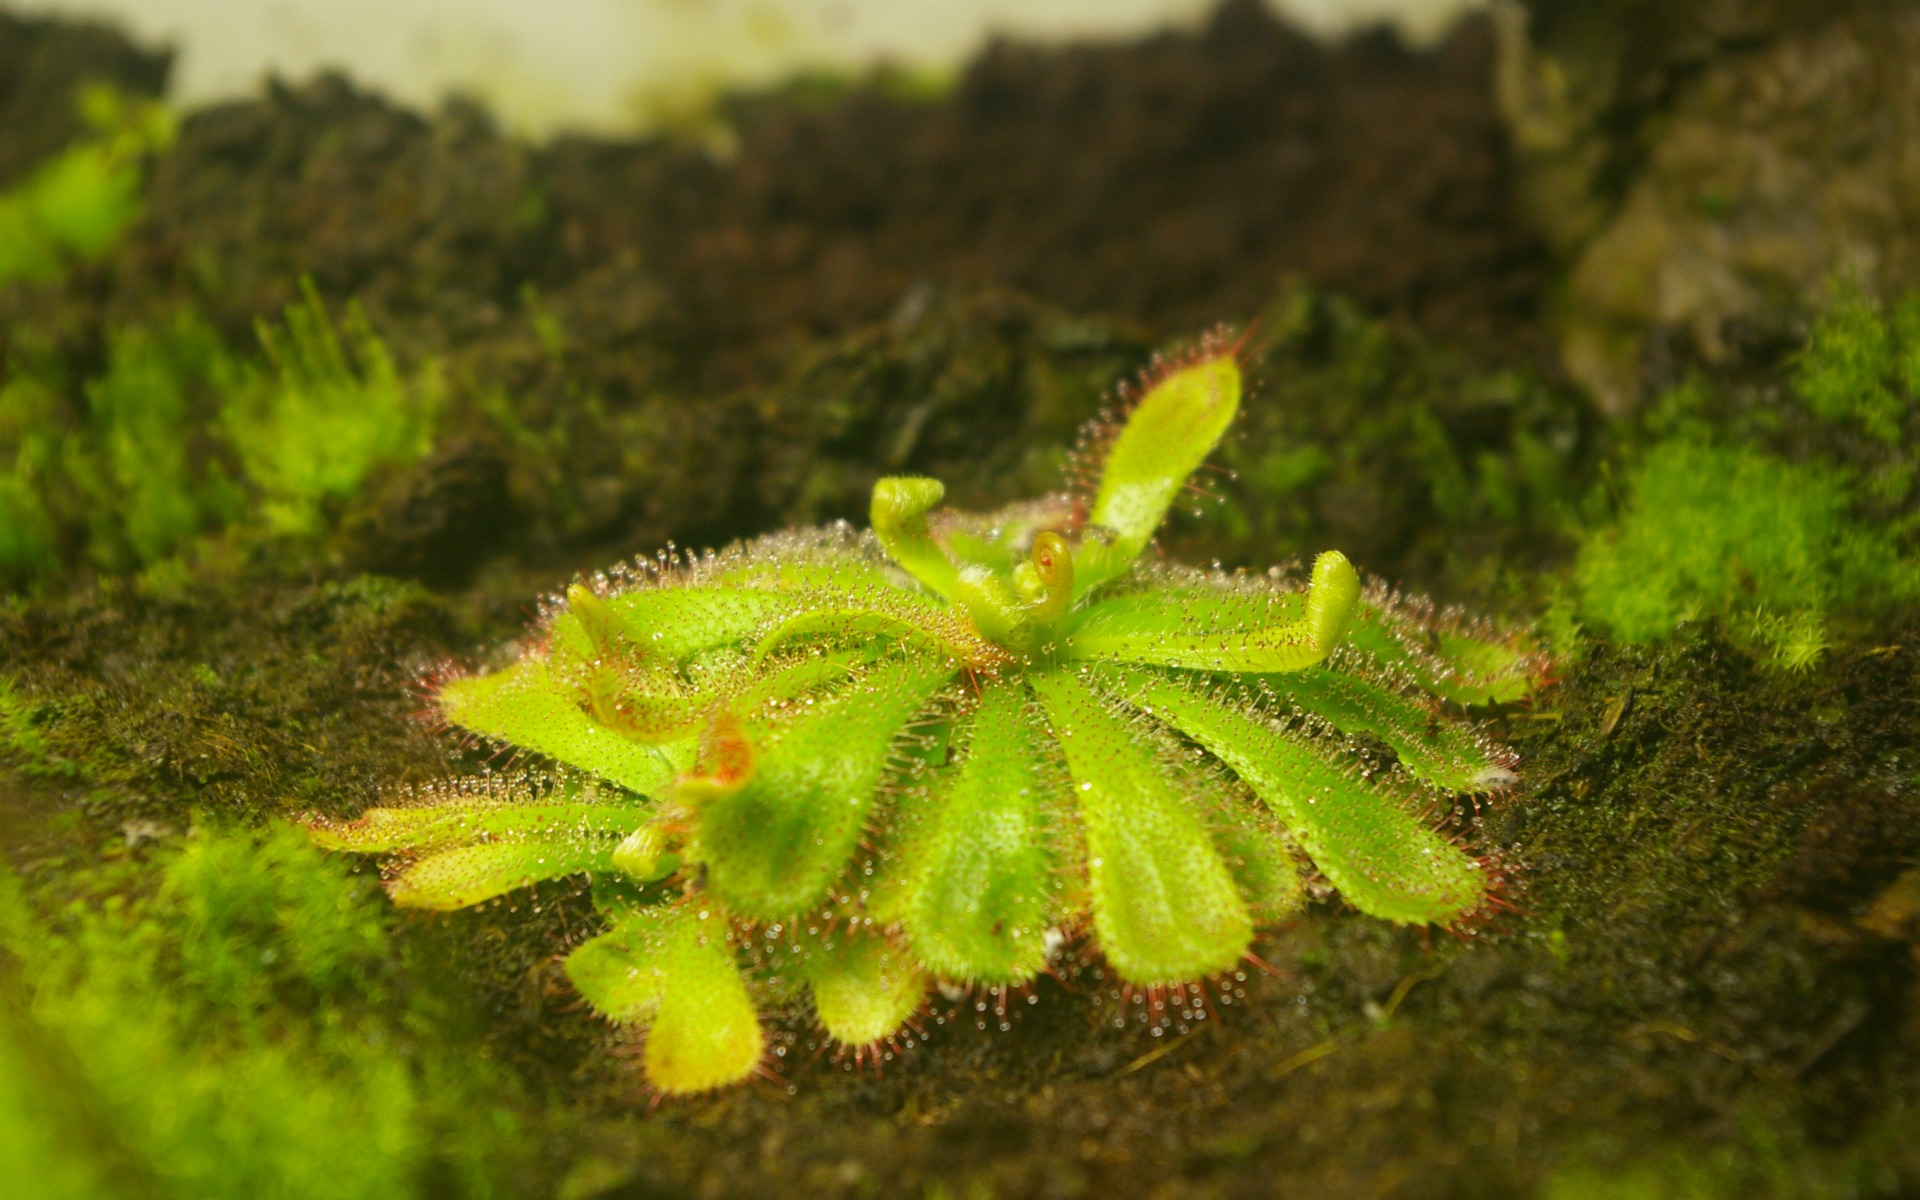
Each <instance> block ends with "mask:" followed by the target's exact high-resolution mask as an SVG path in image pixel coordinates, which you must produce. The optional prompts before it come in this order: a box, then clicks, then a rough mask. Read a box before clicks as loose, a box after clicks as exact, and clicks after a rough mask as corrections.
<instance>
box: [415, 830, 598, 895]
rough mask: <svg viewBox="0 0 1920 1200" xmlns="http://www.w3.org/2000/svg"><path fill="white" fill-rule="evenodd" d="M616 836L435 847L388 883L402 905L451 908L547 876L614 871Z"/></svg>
mask: <svg viewBox="0 0 1920 1200" xmlns="http://www.w3.org/2000/svg"><path fill="white" fill-rule="evenodd" d="M613 847H614V839H611V838H605V837H595V836H592V835H590V834H581V835H578V836H575V837H570V838H567V839H565V840H561V841H552V842H487V843H482V844H480V845H475V846H459V847H455V848H454V849H451V850H437V851H434V852H433V853H430V854H428V855H427V856H426V857H424V858H420V859H417V860H415V861H414V862H412V863H410V864H408V865H407V867H406V868H405V869H404V870H402V871H401V872H400V873H399V874H397V875H395V876H394V877H393V878H392V879H389V880H388V881H387V894H388V895H390V896H392V897H393V902H394V903H395V904H398V905H400V906H401V907H402V908H431V909H438V910H440V911H443V912H444V911H449V910H452V909H456V908H467V907H469V906H470V905H474V904H478V903H480V902H481V901H482V900H491V899H493V898H494V897H495V896H503V895H505V894H506V893H508V892H511V891H514V890H515V889H517V888H523V887H526V886H528V885H529V884H534V883H539V882H540V881H541V880H543V879H560V878H563V877H564V876H567V875H578V874H580V873H582V872H587V871H611V870H613V857H612V856H613Z"/></svg>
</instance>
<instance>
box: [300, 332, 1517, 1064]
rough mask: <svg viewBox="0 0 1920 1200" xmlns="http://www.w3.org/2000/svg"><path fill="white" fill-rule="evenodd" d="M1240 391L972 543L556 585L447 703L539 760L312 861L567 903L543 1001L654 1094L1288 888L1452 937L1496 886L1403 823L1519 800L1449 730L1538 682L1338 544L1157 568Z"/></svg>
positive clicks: (1492, 765) (1187, 947)
mask: <svg viewBox="0 0 1920 1200" xmlns="http://www.w3.org/2000/svg"><path fill="white" fill-rule="evenodd" d="M1240 397H1241V374H1240V368H1239V364H1238V362H1237V360H1236V357H1235V351H1234V349H1233V348H1232V347H1230V346H1228V345H1227V344H1225V343H1224V342H1223V341H1221V340H1220V339H1217V338H1216V339H1213V340H1210V341H1208V342H1205V343H1203V344H1202V345H1201V346H1200V347H1199V348H1198V349H1196V350H1195V351H1193V352H1192V353H1190V354H1188V355H1185V356H1183V357H1181V358H1178V359H1175V360H1168V361H1163V362H1161V363H1158V364H1156V366H1155V367H1154V368H1153V369H1152V370H1151V371H1150V373H1149V374H1148V376H1147V378H1146V379H1145V380H1144V381H1143V382H1142V384H1141V385H1140V386H1139V387H1137V388H1136V389H1134V390H1133V391H1132V392H1131V393H1130V394H1129V397H1128V398H1127V400H1128V402H1127V403H1126V404H1124V405H1123V406H1122V408H1123V411H1122V412H1121V413H1120V414H1119V415H1116V416H1114V417H1111V418H1108V419H1106V420H1103V421H1101V422H1099V423H1097V424H1096V425H1095V426H1094V427H1093V429H1092V430H1091V431H1090V433H1089V435H1088V436H1087V437H1086V439H1085V440H1084V444H1083V447H1082V452H1081V454H1080V457H1079V463H1078V469H1077V471H1076V474H1077V476H1078V477H1079V480H1080V484H1079V486H1078V487H1076V488H1075V489H1074V490H1073V491H1071V492H1069V493H1067V494H1063V495H1060V496H1057V497H1053V498H1050V499H1046V500H1041V501H1038V502H1033V503H1028V504H1022V505H1016V506H1014V507H1012V508H1009V509H1006V510H1003V511H1001V512H997V513H993V514H989V515H985V516H970V515H962V514H956V513H947V512H943V511H940V510H939V505H940V502H941V498H942V494H943V489H942V486H941V485H940V483H939V482H938V481H936V480H933V479H926V478H912V477H907V478H888V479H882V480H881V481H880V482H879V483H877V484H876V485H875V487H874V490H873V499H872V509H871V516H872V521H871V524H872V528H871V530H870V531H867V532H855V531H854V530H852V529H850V528H848V527H846V526H844V525H840V526H830V527H827V528H825V529H815V530H802V531H790V532H786V533H780V534H775V535H773V536H770V537H766V538H762V539H759V540H756V541H752V542H748V543H745V544H742V545H738V546H735V547H732V548H730V549H728V550H725V551H722V552H719V553H713V554H706V555H698V556H692V557H682V556H676V555H668V556H663V557H662V558H660V559H657V560H654V561H650V562H642V563H641V564H640V565H638V566H636V567H629V568H622V569H618V570H614V571H610V572H608V573H606V574H604V575H600V576H596V577H594V578H593V579H590V580H583V581H580V582H576V583H575V584H574V585H573V586H572V587H570V588H568V589H567V591H566V593H565V595H564V596H559V597H555V598H554V599H553V600H552V601H550V602H549V604H548V605H547V608H546V611H545V613H544V618H543V623H542V636H541V637H540V638H539V640H538V643H537V644H536V645H534V647H533V648H531V649H528V650H525V651H524V652H523V653H522V654H521V655H520V657H519V658H518V660H517V661H515V662H513V663H512V664H511V665H509V666H506V667H505V668H504V669H501V670H497V671H493V672H490V673H487V674H481V675H472V676H466V677H457V678H453V679H451V680H449V681H448V682H446V683H445V684H444V685H443V686H442V687H441V688H440V690H439V692H438V696H437V704H438V707H439V710H440V712H441V713H442V714H443V715H444V717H445V718H446V720H447V721H448V722H450V723H451V724H452V725H454V726H457V727H459V728H461V729H463V730H466V731H469V732H470V733H472V734H476V735H479V736H480V737H481V738H484V739H487V740H489V741H491V742H495V743H498V744H499V745H500V746H502V747H510V748H512V749H513V750H515V751H518V752H521V753H519V754H516V755H515V758H516V761H518V762H520V763H521V764H522V765H523V766H524V764H525V763H526V762H527V761H534V762H538V763H540V764H541V765H540V766H539V767H538V768H537V769H532V770H526V769H515V770H513V771H510V772H504V773H498V774H493V775H489V776H483V777H479V778H465V779H460V780H456V781H453V782H449V783H446V784H443V785H440V786H437V787H433V788H428V789H424V790H421V791H419V792H417V793H416V794H414V795H411V796H410V797H408V798H407V800H406V801H405V802H404V803H398V804H393V805H390V806H386V807H379V808H374V809H371V810H369V811H367V812H366V813H364V814H363V815H362V816H361V817H360V818H359V819H358V820H355V821H352V822H349V823H335V822H316V823H315V824H314V826H313V832H314V836H315V838H316V839H318V840H319V841H320V842H322V843H323V844H325V845H328V846H332V847H336V848H340V849H346V850H353V851H359V852H364V853H379V854H386V855H391V856H393V857H392V860H391V868H390V871H389V873H388V877H387V886H388V890H389V892H390V893H391V895H392V896H393V898H394V900H395V902H396V903H399V904H401V905H406V906H412V907H419V908H427V909H455V908H461V907H465V906H468V905H472V904H478V903H481V902H482V901H485V900H488V899H490V898H492V897H496V896H500V895H502V894H504V893H506V892H509V891H512V890H514V889H516V888H521V887H525V886H527V885H529V884H532V883H534V882H536V881H539V880H543V879H553V878H558V877H562V876H573V875H580V874H584V875H586V876H588V877H589V878H590V879H591V881H592V886H593V894H594V897H595V901H596V904H597V906H598V907H599V909H600V911H601V913H602V914H603V916H604V918H605V921H606V929H605V932H603V933H601V934H600V935H599V936H597V937H595V938H593V939H592V940H590V941H587V942H585V943H583V944H581V945H580V946H579V947H577V948H576V949H574V950H573V951H572V953H571V954H570V955H569V956H568V957H567V959H566V972H567V975H568V976H569V978H570V979H571V980H572V982H573V985H574V986H575V987H576V988H577V989H578V990H579V992H580V993H581V995H583V996H584V997H585V998H586V999H587V1000H588V1002H590V1003H591V1004H592V1006H593V1007H594V1008H595V1009H596V1010H598V1011H599V1012H601V1013H603V1014H605V1015H606V1016H607V1017H608V1018H610V1019H612V1020H614V1021H616V1022H623V1023H632V1024H635V1025H638V1026H644V1027H645V1028H646V1030H647V1036H646V1045H645V1049H644V1054H643V1059H644V1064H645V1069H646V1073H647V1077H648V1079H649V1081H650V1082H651V1084H652V1086H653V1087H654V1088H656V1089H657V1090H658V1091H660V1092H662V1093H667V1094H678V1093H693V1092H701V1091H705V1090H708V1089H712V1088H716V1087H721V1086H725V1085H728V1084H731V1083H734V1082H736V1081H739V1080H741V1079H744V1078H746V1077H747V1076H748V1075H749V1074H751V1073H753V1072H754V1071H755V1070H756V1069H757V1068H759V1067H760V1065H761V1063H762V1060H763V1058H764V1056H765V1054H766V1038H765V1034H764V1032H763V1029H762V1025H761V1018H760V1012H761V1010H762V1009H763V1008H765V1007H768V1006H772V1005H787V1004H790V1003H791V1002H792V1001H793V1000H794V999H795V998H796V997H798V996H799V995H800V994H802V993H803V992H804V993H805V994H806V995H808V996H809V997H810V999H811V1007H812V1010H813V1012H814V1014H815V1015H816V1016H817V1018H818V1020H819V1022H820V1025H821V1026H822V1027H823V1028H824V1029H825V1031H826V1033H827V1034H829V1035H830V1036H831V1037H832V1038H834V1039H836V1040H838V1041H839V1042H840V1043H843V1044H845V1045H847V1046H851V1047H854V1048H856V1050H857V1051H863V1050H865V1049H867V1048H870V1047H874V1046H876V1045H877V1044H880V1043H884V1042H886V1041H887V1040H889V1039H891V1038H893V1037H894V1036H895V1035H896V1034H897V1033H898V1032H899V1031H900V1030H901V1029H902V1027H903V1026H904V1025H905V1024H906V1023H907V1022H908V1021H909V1020H910V1019H912V1018H913V1017H914V1015H915V1013H916V1012H917V1011H918V1010H919V1009H920V1008H921V1006H922V1005H923V1004H924V1003H925V1002H926V998H927V996H928V995H929V993H930V991H931V990H932V989H933V988H934V987H935V986H936V985H941V986H944V987H946V988H947V989H948V990H949V991H950V990H951V989H952V988H955V987H960V988H971V989H977V990H979V991H985V992H990V993H995V994H997V995H999V996H1000V997H1002V998H1003V999H1004V997H1005V995H1006V994H1007V992H1008V990H1009V989H1017V988H1021V987H1023V986H1024V985H1026V984H1028V983H1029V982H1030V981H1032V980H1033V979H1034V978H1035V976H1036V975H1038V974H1039V973H1040V972H1042V971H1044V970H1047V969H1049V966H1050V963H1051V962H1053V961H1055V960H1056V959H1057V958H1058V956H1059V955H1060V954H1061V953H1062V948H1063V947H1066V946H1069V945H1075V944H1078V945H1080V946H1083V947H1084V948H1085V949H1084V950H1081V951H1077V952H1076V953H1081V954H1085V953H1088V952H1093V953H1097V954H1098V955H1099V956H1101V957H1103V958H1104V960H1105V962H1106V964H1107V968H1108V970H1109V972H1110V974H1111V975H1112V976H1113V977H1115V978H1117V979H1118V980H1119V981H1121V982H1123V983H1124V984H1126V985H1128V986H1130V987H1132V988H1134V989H1137V990H1143V991H1145V992H1146V993H1147V994H1149V995H1151V996H1153V997H1155V998H1156V1000H1158V999H1159V998H1162V997H1165V996H1166V995H1168V994H1169V993H1170V992H1171V993H1178V992H1180V991H1181V990H1183V989H1185V988H1186V986H1187V985H1189V984H1195V985H1197V984H1201V983H1203V982H1204V981H1206V980H1207V979H1209V978H1211V977H1215V976H1218V975H1220V974H1221V973H1223V972H1226V971H1229V970H1230V969H1232V968H1234V967H1235V966H1236V964H1237V963H1239V962H1240V960H1241V959H1242V958H1243V956H1245V955H1247V954H1248V952H1249V947H1250V945H1251V944H1252V941H1253V938H1254V936H1255V934H1256V932H1257V931H1258V930H1259V929H1261V928H1262V927H1264V926H1271V925H1273V924H1274V923H1275V922H1277V921H1279V920H1281V919H1283V918H1285V917H1286V916H1287V915H1288V914H1290V913H1292V912H1294V911H1296V910H1297V909H1298V908H1299V907H1300V905H1301V904H1302V902H1303V898H1304V894H1305V885H1304V882H1303V870H1305V869H1306V868H1307V867H1308V865H1309V864H1310V866H1311V869H1312V870H1314V871H1317V872H1318V873H1319V875H1320V876H1321V877H1323V878H1324V880H1325V881H1326V882H1327V883H1329V884H1330V885H1331V886H1332V887H1333V888H1335V889H1337V890H1338V892H1339V894H1340V895H1341V896H1342V897H1343V898H1344V899H1345V900H1346V902H1347V903H1349V904H1351V905H1352V906H1353V907H1354V908H1356V909H1359V910H1360V911H1361V912H1363V913H1367V914H1370V915H1372V916H1375V917H1379V918H1383V919H1385V920H1389V921H1395V922H1401V923H1406V924H1422V925H1424V924H1438V925H1455V924H1458V923H1459V922H1461V921H1463V920H1464V919H1465V918H1468V917H1469V916H1470V915H1472V914H1474V913H1475V912H1476V911H1478V910H1480V909H1481V908H1482V907H1483V906H1484V905H1486V904H1487V903H1488V902H1489V898H1490V894H1491V893H1490V889H1491V887H1492V885H1493V880H1492V879H1491V878H1490V870H1489V867H1488V866H1487V864H1486V863H1485V862H1483V861H1482V860H1479V859H1476V858H1475V857H1474V856H1473V855H1472V854H1471V853H1469V852H1468V851H1467V850H1466V849H1464V848H1463V847H1462V846H1461V845H1459V844H1457V843H1456V841H1455V840H1454V839H1453V838H1452V837H1450V836H1449V835H1448V834H1447V833H1445V832H1443V831H1442V830H1441V829H1439V828H1437V827H1436V826H1435V825H1434V824H1432V823H1430V821H1429V820H1428V819H1427V818H1426V817H1424V816H1423V815H1421V814H1422V813H1424V812H1426V811H1430V810H1441V811H1446V810H1450V809H1451V807H1452V802H1453V799H1454V797H1455V796H1458V795H1462V794H1481V793H1486V792H1490V791H1493V790H1496V789H1498V788H1500V787H1502V786H1503V785H1505V784H1507V783H1508V782H1510V781H1511V780H1512V778H1513V776H1512V770H1511V769H1512V765H1513V764H1512V759H1511V756H1510V755H1509V753H1508V752H1507V751H1506V750H1504V749H1503V748H1501V747H1500V746H1498V745H1496V744H1494V743H1493V742H1491V741H1489V740H1488V739H1487V738H1485V737H1483V736H1482V735H1481V734H1480V733H1479V732H1477V731H1476V730H1475V728H1474V727H1473V725H1472V724H1471V723H1470V722H1468V721H1467V720H1465V719H1464V718H1463V717H1462V716H1459V715H1457V714H1460V713H1461V712H1463V711H1464V710H1465V708H1466V707H1467V706H1473V705H1485V704H1500V703H1507V702H1511V701H1514V700H1518V699H1520V698H1522V697H1524V696H1525V695H1527V694H1528V693H1529V692H1530V691H1531V690H1532V689H1533V688H1534V687H1535V686H1536V685H1537V683H1538V682H1539V677H1540V672H1541V670H1542V667H1543V663H1542V661H1541V660H1540V659H1539V658H1538V657H1537V656H1535V655H1533V654H1532V653H1531V652H1530V647H1529V645H1528V644H1527V643H1526V641H1525V640H1524V639H1523V638H1520V637H1517V636H1506V635H1500V634H1497V633H1495V632H1494V631H1492V630H1490V629H1488V628H1486V627H1484V626H1480V625H1473V624H1469V623H1467V622H1465V621H1462V620H1460V619H1457V618H1452V617H1448V616H1444V615H1441V614H1436V613H1435V612H1434V611H1433V610H1432V608H1431V606H1428V605H1425V604H1423V603H1419V602H1413V601H1409V600H1406V599H1404V598H1400V597H1396V596H1394V595H1393V594H1391V593H1390V592H1389V591H1388V590H1386V589H1385V588H1383V587H1379V586H1375V587H1372V588H1363V586H1362V584H1361V581H1360V578H1359V576H1358V575H1357V573H1356V572H1355V570H1354V568H1353V566H1352V565H1350V564H1349V563H1348V562H1347V560H1346V558H1345V557H1343V556H1342V555H1341V554H1339V553H1338V552H1336V551H1327V552H1325V553H1323V554H1321V555H1320V556H1319V557H1318V558H1317V559H1316V560H1315V561H1314V563H1313V566H1312V571H1311V575H1310V578H1309V579H1308V580H1307V581H1306V583H1305V585H1304V586H1302V585H1301V583H1300V582H1298V581H1297V580H1292V579H1289V578H1288V577H1287V576H1286V575H1285V574H1284V573H1281V572H1278V571H1275V572H1269V573H1266V574H1258V575H1252V574H1245V573H1227V572H1223V571H1218V570H1214V571H1199V570H1191V569H1187V568H1181V567H1176V566H1172V565H1169V564H1166V563H1164V562H1161V561H1159V560H1158V558H1157V557H1156V555H1154V554H1153V553H1151V552H1150V551H1151V548H1152V545H1153V537H1154V534H1155V531H1156V530H1157V529H1158V527H1159V525H1160V523H1161V520H1162V518H1163V517H1164V516H1165V515H1166V513H1167V510H1168V508H1169V506H1170V505H1172V504H1173V503H1174V502H1175V501H1176V499H1178V498H1179V497H1180V495H1181V493H1182V491H1183V489H1185V488H1186V486H1187V481H1188V477H1189V476H1190V475H1191V474H1192V473H1193V472H1194V471H1195V470H1196V469H1197V468H1198V467H1199V466H1200V464H1201V463H1202V461H1203V460H1204V459H1205V458H1206V457H1207V455H1208V454H1209V453H1210V452H1211V451H1212V449H1213V448H1214V446H1215V445H1216V444H1217V443H1218V442H1219V440H1220V438H1221V437H1222V436H1223V435H1224V434H1225V432H1226V431H1227V429H1228V427H1229V425H1230V424H1231V423H1232V421H1233V418H1234V414H1235V412H1236V411H1237V409H1238V407H1239V403H1240ZM1195 990H1196V991H1197V990H1198V989H1197V988H1196V989H1195Z"/></svg>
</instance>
